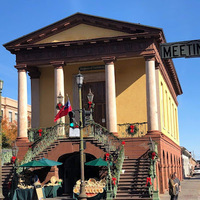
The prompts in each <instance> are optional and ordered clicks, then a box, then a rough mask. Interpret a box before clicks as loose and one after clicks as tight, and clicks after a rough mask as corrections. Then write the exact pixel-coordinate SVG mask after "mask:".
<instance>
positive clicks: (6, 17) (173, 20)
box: [0, 0, 200, 159]
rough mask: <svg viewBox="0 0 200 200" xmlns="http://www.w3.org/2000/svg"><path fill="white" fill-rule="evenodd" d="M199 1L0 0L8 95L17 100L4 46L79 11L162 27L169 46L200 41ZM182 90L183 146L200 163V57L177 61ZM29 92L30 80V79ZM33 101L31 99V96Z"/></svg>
mask: <svg viewBox="0 0 200 200" xmlns="http://www.w3.org/2000/svg"><path fill="white" fill-rule="evenodd" d="M199 8H200V1H199V0H190V1H188V0H176V1H174V0H173V1H172V0H162V1H161V0H151V1H149V0H123V1H122V0H28V1H27V0H17V1H15V0H14V1H13V0H0V25H1V27H0V79H2V80H4V88H3V96H5V97H9V98H13V99H16V100H17V90H18V89H17V70H16V69H15V68H14V65H15V56H14V55H12V54H11V53H10V52H8V51H7V50H6V49H5V48H4V47H3V46H2V44H4V43H7V42H9V41H11V40H14V39H16V38H18V37H21V36H23V35H25V34H28V33H30V32H33V31H35V30H37V29H39V28H42V27H44V26H47V25H49V24H51V23H54V22H56V21H58V20H61V19H63V18H65V17H68V16H69V15H72V14H74V13H76V12H82V13H86V14H91V15H97V16H101V17H106V18H112V19H117V20H121V21H127V22H132V23H140V24H143V25H148V26H154V27H159V28H162V29H163V31H164V34H165V37H166V40H167V42H178V41H185V40H197V39H200V26H199V21H200V14H199ZM173 61H174V65H175V68H176V71H177V74H178V77H179V81H180V83H181V86H182V90H183V95H181V96H179V97H178V101H179V132H180V145H181V146H185V147H186V148H187V149H188V150H189V151H191V152H194V154H195V158H196V159H200V128H199V127H198V125H199V124H200V116H199V113H200V112H199V110H200V89H199V85H200V84H199V79H200V58H188V59H185V58H179V59H173ZM28 90H29V91H30V80H29V79H28ZM28 102H29V103H31V102H30V95H29V97H28Z"/></svg>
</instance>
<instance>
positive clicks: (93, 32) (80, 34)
mask: <svg viewBox="0 0 200 200" xmlns="http://www.w3.org/2000/svg"><path fill="white" fill-rule="evenodd" d="M119 35H128V34H127V33H124V32H120V31H114V30H110V29H104V28H99V27H95V26H90V25H86V24H79V25H77V26H75V27H72V28H70V29H68V30H66V31H63V32H61V33H58V34H55V35H53V36H51V37H48V38H46V39H44V40H41V41H39V42H37V43H36V44H43V43H51V42H63V41H73V40H86V39H94V38H102V37H114V36H119Z"/></svg>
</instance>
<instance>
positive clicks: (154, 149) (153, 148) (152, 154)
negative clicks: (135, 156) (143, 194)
mask: <svg viewBox="0 0 200 200" xmlns="http://www.w3.org/2000/svg"><path fill="white" fill-rule="evenodd" d="M149 141H150V142H149V148H150V151H149V153H148V155H149V158H150V160H151V163H150V169H149V176H150V178H151V180H152V184H151V185H150V186H149V195H150V196H153V199H155V200H159V191H158V179H157V175H156V162H157V159H158V146H157V143H156V142H155V141H152V139H151V137H150V138H149ZM154 179H156V187H157V188H156V189H155V185H154Z"/></svg>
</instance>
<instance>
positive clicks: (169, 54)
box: [160, 40, 200, 59]
mask: <svg viewBox="0 0 200 200" xmlns="http://www.w3.org/2000/svg"><path fill="white" fill-rule="evenodd" d="M160 53H161V58H162V59H169V58H181V57H186V58H192V57H200V40H190V41H183V42H173V43H164V44H160Z"/></svg>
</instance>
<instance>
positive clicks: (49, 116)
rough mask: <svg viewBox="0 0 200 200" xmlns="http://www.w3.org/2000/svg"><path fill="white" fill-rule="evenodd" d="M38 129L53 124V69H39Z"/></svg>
mask: <svg viewBox="0 0 200 200" xmlns="http://www.w3.org/2000/svg"><path fill="white" fill-rule="evenodd" d="M40 72H41V76H40V127H50V126H53V125H55V123H54V121H53V120H54V110H55V108H54V107H55V106H54V68H53V67H45V68H40Z"/></svg>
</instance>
